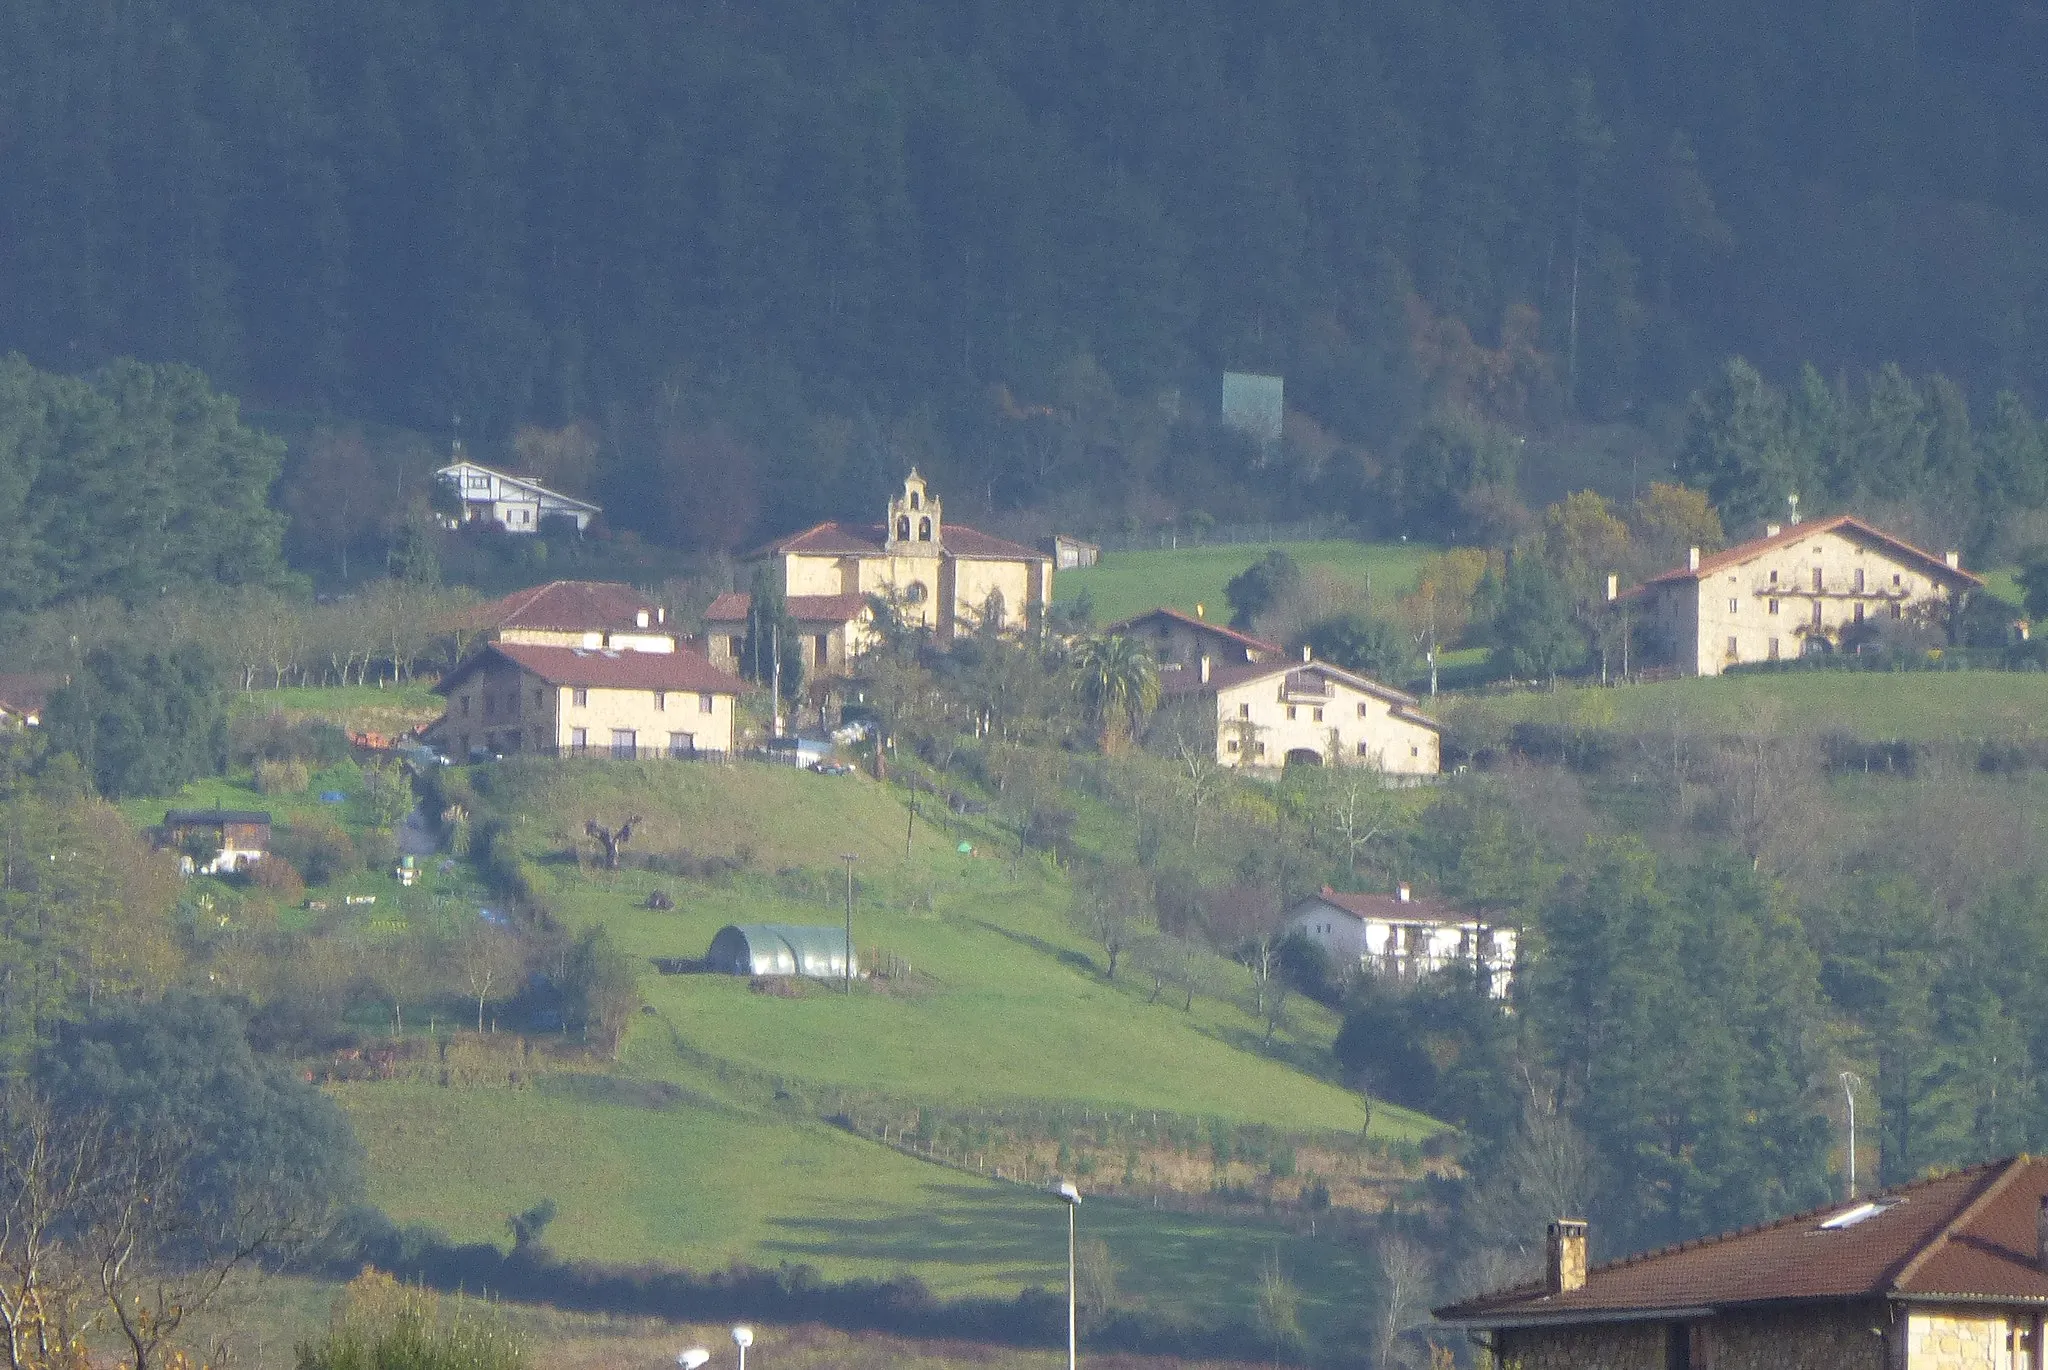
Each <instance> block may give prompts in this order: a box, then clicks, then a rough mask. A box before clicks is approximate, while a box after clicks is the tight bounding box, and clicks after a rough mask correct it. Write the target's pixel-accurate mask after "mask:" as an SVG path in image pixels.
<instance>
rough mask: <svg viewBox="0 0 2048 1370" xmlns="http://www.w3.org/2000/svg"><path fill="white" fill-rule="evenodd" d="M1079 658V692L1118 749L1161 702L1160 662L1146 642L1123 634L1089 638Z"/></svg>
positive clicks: (1106, 740) (1105, 739)
mask: <svg viewBox="0 0 2048 1370" xmlns="http://www.w3.org/2000/svg"><path fill="white" fill-rule="evenodd" d="M1073 664H1074V696H1075V698H1077V699H1079V700H1080V701H1081V707H1082V708H1084V709H1086V710H1087V711H1088V719H1089V721H1090V722H1092V723H1093V724H1094V725H1095V726H1096V727H1097V728H1098V729H1099V730H1100V731H1101V734H1102V745H1103V747H1104V749H1106V750H1113V749H1114V748H1115V747H1116V746H1117V745H1119V744H1120V743H1121V742H1122V741H1123V740H1124V739H1126V738H1128V737H1130V736H1131V735H1133V734H1134V733H1136V732H1137V730H1138V725H1139V724H1140V723H1141V722H1143V721H1144V718H1145V715H1146V714H1148V713H1150V712H1151V711H1152V708H1153V706H1154V705H1156V704H1158V703H1159V668H1158V666H1156V665H1155V664H1154V663H1153V661H1152V655H1151V653H1149V652H1147V651H1146V650H1145V647H1144V644H1143V643H1140V642H1137V641H1135V640H1134V639H1131V638H1127V637H1123V636H1120V635H1112V636H1109V637H1091V638H1088V639H1086V640H1084V641H1083V642H1082V643H1081V645H1080V646H1078V647H1076V648H1075V649H1074V655H1073Z"/></svg>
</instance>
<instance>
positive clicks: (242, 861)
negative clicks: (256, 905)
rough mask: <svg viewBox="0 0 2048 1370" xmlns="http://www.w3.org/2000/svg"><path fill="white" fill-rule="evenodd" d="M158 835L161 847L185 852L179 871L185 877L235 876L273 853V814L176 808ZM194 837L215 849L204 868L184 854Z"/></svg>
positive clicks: (165, 816) (249, 810) (179, 862)
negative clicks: (271, 817)
mask: <svg viewBox="0 0 2048 1370" xmlns="http://www.w3.org/2000/svg"><path fill="white" fill-rule="evenodd" d="M155 836H156V845H157V846H158V847H159V848H166V847H168V848H172V849H175V850H180V851H181V854H180V856H179V857H178V868H179V869H180V870H182V871H183V872H184V873H185V874H187V875H192V874H195V873H197V874H203V875H232V874H234V873H235V872H237V871H245V870H248V869H249V868H250V867H251V866H254V865H255V864H256V863H257V862H259V861H261V860H262V859H263V858H264V857H265V856H267V855H269V854H270V815H269V814H268V813H266V812H264V811H263V810H261V809H172V810H170V811H169V812H168V813H166V814H165V815H164V821H163V824H162V825H161V826H160V827H158V828H157V830H156V834H155ZM194 838H200V839H204V840H205V843H206V845H207V846H209V847H211V848H212V849H213V855H212V857H211V858H210V859H208V860H207V862H206V863H205V864H204V865H199V864H197V863H195V862H194V861H193V859H192V857H191V856H190V855H189V854H182V849H183V848H184V847H185V845H186V844H187V843H188V842H190V841H191V840H192V839H194Z"/></svg>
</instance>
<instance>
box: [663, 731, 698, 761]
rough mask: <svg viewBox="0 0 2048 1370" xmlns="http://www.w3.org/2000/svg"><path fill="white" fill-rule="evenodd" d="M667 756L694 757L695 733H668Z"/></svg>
mask: <svg viewBox="0 0 2048 1370" xmlns="http://www.w3.org/2000/svg"><path fill="white" fill-rule="evenodd" d="M668 754H669V755H670V756H695V755H696V754H697V735H696V734H695V733H670V734H669V735H668Z"/></svg>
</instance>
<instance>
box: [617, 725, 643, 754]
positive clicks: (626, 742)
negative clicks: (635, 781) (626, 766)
mask: <svg viewBox="0 0 2048 1370" xmlns="http://www.w3.org/2000/svg"><path fill="white" fill-rule="evenodd" d="M638 755H640V734H638V733H636V732H634V731H633V730H632V729H631V728H614V729H612V756H613V757H614V758H615V759H617V760H620V761H631V760H632V759H633V758H634V757H636V756H638Z"/></svg>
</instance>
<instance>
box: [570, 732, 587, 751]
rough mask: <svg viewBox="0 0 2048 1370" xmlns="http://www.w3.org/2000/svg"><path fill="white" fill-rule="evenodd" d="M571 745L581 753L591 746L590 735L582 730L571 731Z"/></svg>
mask: <svg viewBox="0 0 2048 1370" xmlns="http://www.w3.org/2000/svg"><path fill="white" fill-rule="evenodd" d="M569 745H570V746H571V747H574V748H575V749H576V750H577V751H579V752H580V751H582V750H583V749H584V748H585V747H588V746H589V745H590V734H589V733H588V732H586V731H585V730H584V729H582V728H571V729H569Z"/></svg>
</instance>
